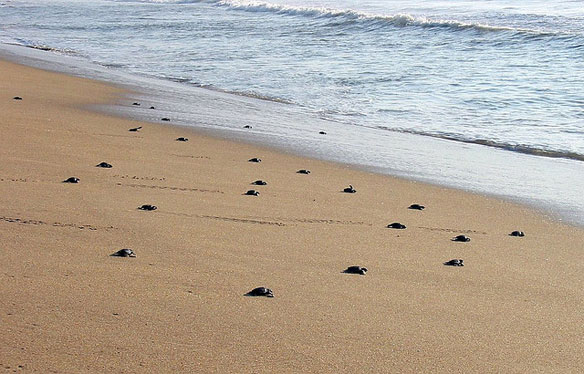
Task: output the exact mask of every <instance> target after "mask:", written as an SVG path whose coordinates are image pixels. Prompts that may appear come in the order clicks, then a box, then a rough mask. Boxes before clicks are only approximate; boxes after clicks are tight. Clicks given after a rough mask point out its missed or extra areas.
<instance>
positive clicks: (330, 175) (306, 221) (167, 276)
mask: <svg viewBox="0 0 584 374" xmlns="http://www.w3.org/2000/svg"><path fill="white" fill-rule="evenodd" d="M0 76H1V77H2V79H0V111H1V113H2V117H0V133H1V134H2V135H1V137H0V160H1V162H0V239H1V247H0V264H1V265H0V277H1V282H0V327H1V331H2V334H0V370H1V371H2V372H7V373H8V372H31V373H146V372H152V373H186V372H192V373H339V372H370V373H394V372H400V373H419V372H426V373H430V372H436V373H445V372H454V373H470V372H476V373H487V372H505V373H527V372H530V373H533V372H571V373H577V372H582V371H584V340H583V339H582V337H583V336H584V315H583V314H582V309H583V308H582V307H583V305H582V304H583V302H582V300H584V291H583V289H584V288H583V285H584V282H583V281H584V263H583V261H582V256H581V254H582V250H583V249H584V248H583V243H584V240H583V239H584V233H583V231H582V229H578V228H573V227H570V226H565V225H560V224H557V223H553V222H551V221H549V220H548V219H546V218H544V217H543V216H541V215H539V214H537V213H534V212H532V211H529V210H527V209H525V208H523V207H520V206H515V205H512V204H509V203H506V202H502V201H499V200H496V199H491V198H486V197H481V196H475V195H472V194H467V193H463V192H460V191H452V190H447V189H442V188H437V187H432V186H427V185H424V184H421V183H415V182H410V181H403V180H398V179H394V178H389V177H385V176H380V175H375V174H369V173H365V172H362V171H356V170H352V169H349V168H347V167H343V166H342V165H335V164H329V163H325V162H321V161H315V160H309V159H302V158H299V157H293V156H290V155H284V154H280V153H277V152H275V151H272V150H269V149H265V148H259V147H255V146H250V145H246V144H239V143H234V142H229V141H225V140H218V139H212V138H209V137H206V136H202V135H200V134H197V133H196V132H194V131H193V130H189V129H183V128H178V127H172V126H169V125H154V124H147V123H138V122H135V121H130V120H125V119H119V118H113V117H108V116H105V115H102V114H95V113H92V112H90V111H88V110H85V109H83V108H84V107H86V106H87V105H89V104H95V103H106V102H113V101H124V100H125V101H127V105H131V103H132V102H133V101H134V100H131V99H126V98H125V97H126V96H125V95H126V94H127V93H126V92H124V91H123V90H121V89H117V88H113V87H109V86H106V85H104V84H101V83H98V82H93V81H90V80H85V79H79V78H72V77H67V76H64V75H60V74H54V73H49V72H44V71H40V70H35V69H31V68H27V67H23V66H19V65H15V64H12V63H7V62H0ZM14 96H20V97H22V98H23V100H22V101H16V100H13V97H14ZM142 106H144V107H145V110H147V109H146V108H147V107H148V106H149V103H143V104H142ZM137 126H143V129H142V130H141V131H139V132H129V131H128V129H130V128H133V127H137ZM180 136H185V137H188V138H189V142H186V143H182V142H177V141H175V139H176V138H177V137H180ZM252 157H260V158H262V162H261V163H250V162H248V161H247V160H248V159H250V158H252ZM102 161H105V162H108V163H111V164H112V165H113V168H111V169H101V168H96V167H95V165H96V164H98V163H99V162H102ZM299 169H310V170H311V171H312V173H311V174H310V175H300V174H297V173H296V171H297V170H299ZM71 176H76V177H78V178H80V180H81V182H80V183H79V184H64V183H62V181H63V180H64V179H66V178H68V177H71ZM257 179H263V180H266V181H268V185H266V186H252V185H250V183H251V182H253V181H254V180H257ZM348 184H352V185H353V186H354V187H355V188H356V189H357V191H358V192H357V193H356V194H344V193H342V192H341V191H342V189H343V188H344V187H346V186H347V185H348ZM252 188H253V189H256V190H258V191H260V192H261V194H260V196H258V197H255V196H245V195H243V194H244V193H245V192H246V191H247V190H249V189H252ZM412 203H421V204H424V205H425V206H426V207H427V208H426V210H424V211H423V212H421V211H413V210H409V209H407V207H408V206H409V205H410V204H412ZM142 204H153V205H156V206H157V207H158V209H157V210H155V211H151V212H146V211H140V210H138V209H137V208H138V207H139V206H141V205H142ZM391 222H401V223H403V224H405V225H406V226H407V229H406V230H391V229H387V228H386V226H387V224H389V223H391ZM513 230H522V231H525V232H526V235H527V236H526V237H524V238H515V237H510V236H508V234H509V233H510V232H511V231H513ZM458 234H465V235H468V236H470V237H471V238H472V241H471V242H469V243H455V242H452V241H450V239H451V238H452V237H454V236H455V235H458ZM121 248H132V249H133V250H134V251H135V252H136V254H137V258H118V257H111V256H110V254H112V253H113V252H115V251H117V250H119V249H121ZM452 258H462V259H464V262H465V266H464V267H447V266H443V265H442V263H443V262H444V261H447V260H450V259H452ZM349 265H361V266H366V267H367V268H368V269H369V272H368V273H367V275H366V276H359V275H349V274H343V273H342V271H343V270H344V269H345V268H346V267H347V266H349ZM258 286H266V287H269V288H271V289H272V290H273V291H274V293H275V298H273V299H267V298H254V297H245V296H243V295H244V294H245V293H246V292H248V291H250V290H251V289H253V288H255V287H258Z"/></svg>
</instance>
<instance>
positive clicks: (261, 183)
mask: <svg viewBox="0 0 584 374" xmlns="http://www.w3.org/2000/svg"><path fill="white" fill-rule="evenodd" d="M251 184H255V185H256V186H265V185H266V184H268V182H266V181H263V180H261V179H260V180H257V181H255V182H252V183H251Z"/></svg>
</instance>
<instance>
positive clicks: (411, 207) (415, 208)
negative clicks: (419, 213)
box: [408, 204, 426, 210]
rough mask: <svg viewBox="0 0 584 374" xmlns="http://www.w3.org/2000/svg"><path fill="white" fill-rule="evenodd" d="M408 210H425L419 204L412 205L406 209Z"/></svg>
mask: <svg viewBox="0 0 584 374" xmlns="http://www.w3.org/2000/svg"><path fill="white" fill-rule="evenodd" d="M408 209H414V210H424V209H426V207H425V206H423V205H420V204H412V205H410V206H409V207H408Z"/></svg>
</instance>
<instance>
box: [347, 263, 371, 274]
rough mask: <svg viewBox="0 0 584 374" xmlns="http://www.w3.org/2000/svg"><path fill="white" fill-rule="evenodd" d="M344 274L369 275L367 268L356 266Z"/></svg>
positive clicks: (349, 268) (350, 267)
mask: <svg viewBox="0 0 584 374" xmlns="http://www.w3.org/2000/svg"><path fill="white" fill-rule="evenodd" d="M343 273H347V274H359V275H365V273H367V268H365V267H362V266H356V265H354V266H349V267H348V268H346V269H345V270H344V271H343Z"/></svg>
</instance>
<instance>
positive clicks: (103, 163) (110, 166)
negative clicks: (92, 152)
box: [95, 162, 112, 169]
mask: <svg viewBox="0 0 584 374" xmlns="http://www.w3.org/2000/svg"><path fill="white" fill-rule="evenodd" d="M95 167H98V168H105V169H111V168H112V164H108V163H107V162H100V163H99V164H97V165H95Z"/></svg>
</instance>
